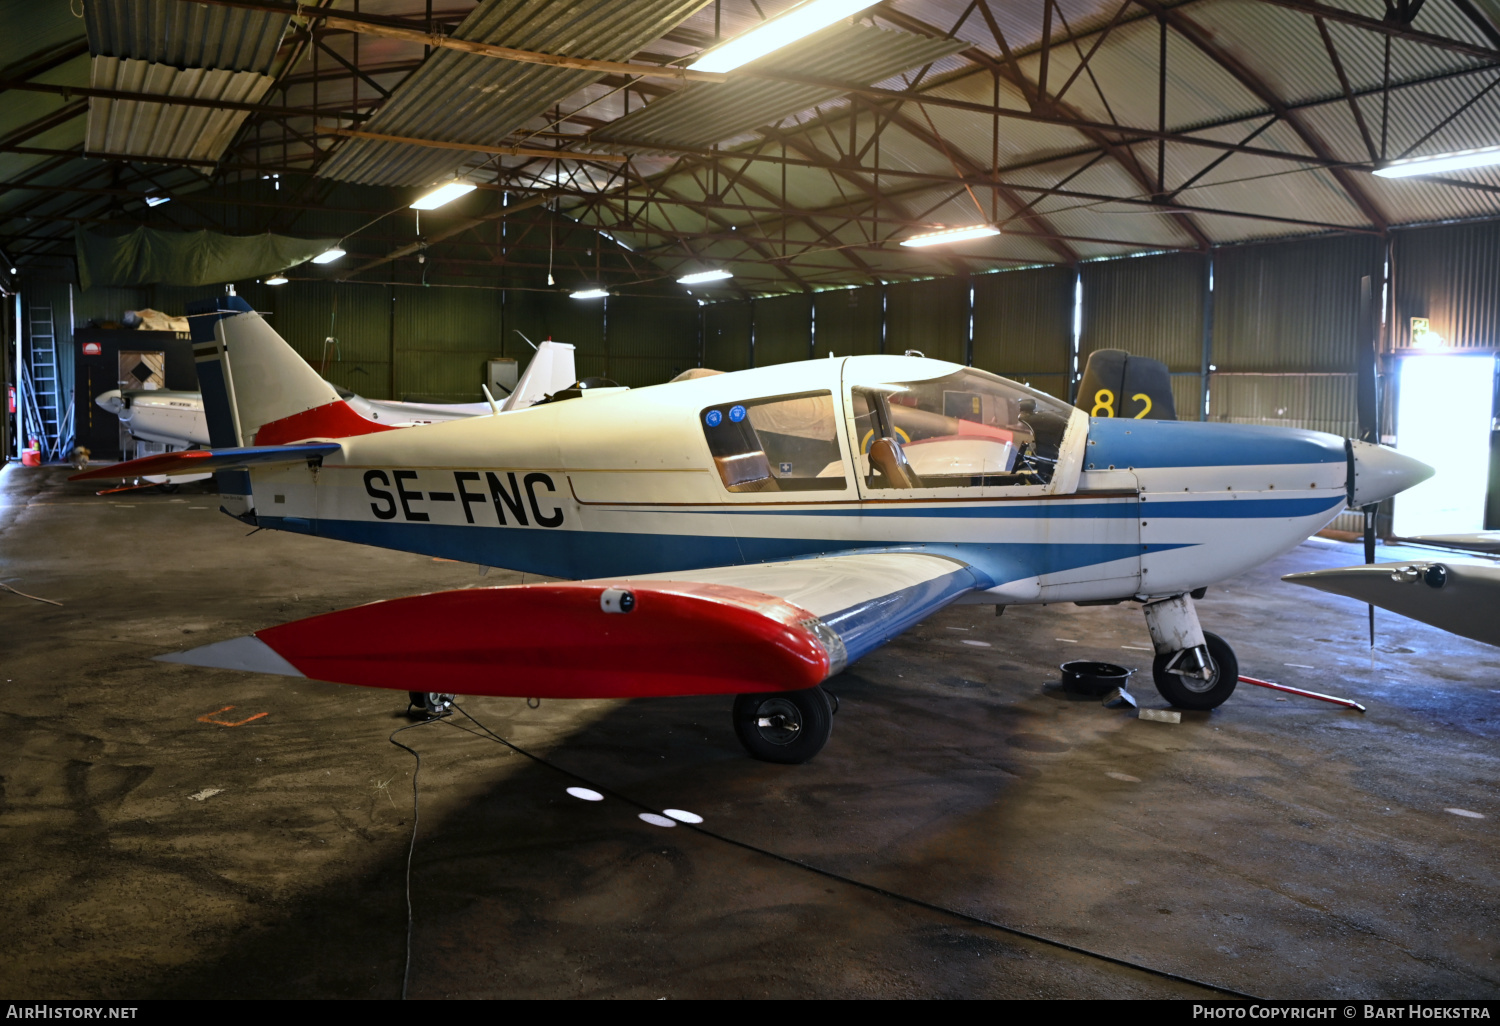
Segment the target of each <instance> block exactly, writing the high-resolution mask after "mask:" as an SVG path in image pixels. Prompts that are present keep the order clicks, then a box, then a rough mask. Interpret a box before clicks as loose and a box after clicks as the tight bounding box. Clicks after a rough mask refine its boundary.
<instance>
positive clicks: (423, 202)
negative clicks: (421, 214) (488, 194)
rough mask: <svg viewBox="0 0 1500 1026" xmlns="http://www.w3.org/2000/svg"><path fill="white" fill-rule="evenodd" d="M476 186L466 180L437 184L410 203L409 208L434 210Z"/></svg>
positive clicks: (471, 190)
mask: <svg viewBox="0 0 1500 1026" xmlns="http://www.w3.org/2000/svg"><path fill="white" fill-rule="evenodd" d="M477 188H479V186H477V185H471V184H470V183H468V182H449V183H448V184H447V185H440V186H438V187H437V188H436V189H433V190H432V191H431V192H429V193H428V194H427V195H426V196H423V197H422V198H421V199H419V200H417V201H416V202H415V203H413V204H412V205H411V209H413V210H436V209H437V208H438V207H440V206H442V205H443V204H444V203H451V202H453V201H454V200H456V199H458V198H459V197H460V196H467V195H468V194H469V193H471V192H473V191H474V190H475V189H477Z"/></svg>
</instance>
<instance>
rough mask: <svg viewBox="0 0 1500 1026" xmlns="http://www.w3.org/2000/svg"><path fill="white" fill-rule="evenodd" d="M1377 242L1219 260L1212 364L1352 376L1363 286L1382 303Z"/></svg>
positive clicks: (1294, 245) (1236, 251) (1355, 239)
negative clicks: (1370, 286) (1365, 281)
mask: <svg viewBox="0 0 1500 1026" xmlns="http://www.w3.org/2000/svg"><path fill="white" fill-rule="evenodd" d="M1382 263H1383V247H1382V243H1381V240H1380V239H1378V238H1376V237H1374V236H1346V237H1343V238H1330V239H1302V240H1298V241H1296V242H1283V243H1278V244H1276V245H1261V246H1235V247H1230V248H1225V249H1220V250H1218V251H1217V252H1215V254H1214V312H1213V320H1214V325H1213V360H1212V362H1213V363H1214V364H1215V365H1216V366H1217V367H1218V368H1219V369H1220V370H1223V371H1280V372H1285V371H1336V372H1345V371H1347V372H1353V371H1354V370H1355V369H1356V368H1355V366H1354V353H1355V342H1356V334H1357V332H1358V327H1359V282H1360V278H1361V276H1363V275H1370V276H1371V280H1372V281H1373V282H1374V283H1375V292H1376V301H1377V302H1378V301H1379V289H1380V274H1381V265H1382Z"/></svg>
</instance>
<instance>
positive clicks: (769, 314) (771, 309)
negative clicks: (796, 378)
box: [750, 292, 812, 367]
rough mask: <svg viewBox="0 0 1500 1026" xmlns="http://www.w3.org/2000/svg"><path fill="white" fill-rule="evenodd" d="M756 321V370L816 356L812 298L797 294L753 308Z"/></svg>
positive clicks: (759, 302) (767, 300)
mask: <svg viewBox="0 0 1500 1026" xmlns="http://www.w3.org/2000/svg"><path fill="white" fill-rule="evenodd" d="M750 306H751V310H752V316H753V317H754V319H755V347H754V353H755V357H754V358H755V366H757V367H769V366H771V365H772V364H774V363H794V362H796V361H798V360H806V359H807V358H808V356H809V355H810V354H811V352H812V296H811V295H809V294H808V293H806V292H795V293H792V294H791V295H787V296H768V297H767V298H765V299H757V300H754V301H752V302H751V304H750Z"/></svg>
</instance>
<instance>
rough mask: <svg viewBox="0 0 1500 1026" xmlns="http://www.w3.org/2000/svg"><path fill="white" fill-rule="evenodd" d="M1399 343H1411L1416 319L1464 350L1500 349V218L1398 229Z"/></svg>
mask: <svg viewBox="0 0 1500 1026" xmlns="http://www.w3.org/2000/svg"><path fill="white" fill-rule="evenodd" d="M1393 236H1394V242H1393V245H1392V249H1393V253H1392V257H1391V264H1392V267H1391V274H1392V277H1393V278H1394V279H1395V292H1396V319H1395V324H1394V325H1392V327H1393V328H1394V329H1395V330H1394V332H1393V334H1392V338H1393V341H1394V344H1395V346H1396V347H1397V348H1398V349H1399V348H1404V347H1407V346H1410V345H1411V319H1412V318H1413V317H1426V318H1427V319H1428V320H1430V321H1431V322H1432V330H1433V331H1434V332H1436V333H1437V334H1439V335H1441V336H1443V338H1444V339H1446V340H1447V341H1448V344H1449V345H1450V346H1454V347H1456V348H1459V349H1500V221H1486V222H1484V223H1482V224H1456V225H1443V226H1440V227H1437V228H1420V229H1416V230H1414V231H1402V232H1395V233H1393Z"/></svg>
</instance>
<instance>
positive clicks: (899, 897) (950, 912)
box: [392, 702, 1266, 1001]
mask: <svg viewBox="0 0 1500 1026" xmlns="http://www.w3.org/2000/svg"><path fill="white" fill-rule="evenodd" d="M453 708H454V709H456V710H457V711H458V712H461V713H463V714H464V716H465V717H466V718H467V719H469V720H471V721H472V722H473V723H474V725H475V726H476V727H478V728H479V730H478V731H476V730H472V729H470V728H469V727H466V726H464V725H463V724H461V723H458V722H455V721H454V720H452V719H448V720H444V721H443V722H445V723H447V724H448V725H449V726H451V727H456V728H457V729H459V730H462V731H465V732H466V733H469V734H474V735H475V736H479V737H483V736H488V737H489V738H490V739H492V740H494V741H497V742H499V743H500V744H502V745H504V746H505V747H507V748H509V749H510V750H511V751H513V752H515V753H517V754H518V755H524V756H525V757H526V758H528V759H530V760H531V761H532V762H535V763H537V764H539V765H542V766H546V767H547V768H548V769H550V770H552V771H554V772H556V773H561V774H562V775H563V776H565V777H571V778H572V779H574V780H576V781H578V782H579V783H581V784H586V785H588V786H589V787H590V788H592V789H594V790H595V791H598V792H599V793H600V794H605V795H609V796H610V797H612V798H617V799H619V800H620V801H622V802H625V803H626V804H627V805H634V806H635V807H636V808H638V809H642V810H644V811H646V812H651V813H655V814H656V815H661V810H660V809H657V808H654V807H653V806H650V805H646V804H644V803H642V802H640V801H637V800H636V799H634V798H631V797H630V796H629V795H625V794H621V793H620V792H618V791H615V790H612V789H611V788H608V787H606V786H604V785H603V784H599V783H596V782H594V781H592V780H590V779H589V778H588V777H584V776H580V775H579V774H577V773H574V772H573V771H572V770H569V769H564V768H563V767H561V766H559V765H557V764H556V763H554V762H551V761H549V760H547V759H544V758H542V757H541V756H540V755H535V754H533V753H531V752H528V751H527V750H526V749H524V748H522V747H520V746H519V745H517V744H515V743H514V742H512V741H508V740H506V739H505V738H503V737H501V736H500V735H499V734H497V733H495V732H494V731H493V730H491V729H490V728H489V727H487V726H485V725H484V724H483V723H480V722H479V720H477V719H475V718H474V716H473V715H472V714H471V713H470V712H469V711H468V710H467V709H465V708H464V707H463V706H461V705H459V704H458V703H457V702H454V703H453ZM428 722H431V721H428ZM418 726H420V724H418ZM402 729H406V728H402ZM480 731H483V734H481V733H480ZM398 733H399V731H398ZM394 736H395V735H394V734H393V735H392V737H393V738H394ZM402 747H405V746H402ZM407 750H408V751H410V749H407ZM413 754H415V753H413ZM413 786H415V784H414V785H413ZM678 825H679V826H683V827H686V828H687V829H689V830H693V831H696V832H697V833H700V834H702V835H704V836H705V837H710V838H712V839H714V840H716V841H722V842H724V843H725V844H730V845H733V846H734V847H736V848H742V849H744V850H746V851H751V852H755V853H756V854H757V855H764V856H765V857H767V858H771V859H775V860H776V861H778V862H784V863H786V864H787V865H791V866H795V867H797V868H798V869H802V870H806V871H807V872H809V873H816V874H817V875H818V876H821V877H824V878H826V879H829V880H836V881H838V882H839V883H842V884H847V885H848V886H850V887H857V888H859V889H860V890H863V891H869V892H870V893H872V894H878V895H881V896H882V897H885V898H890V899H892V900H893V901H899V902H902V903H904V904H907V905H913V906H916V907H917V908H924V909H927V910H928V911H930V912H936V913H938V914H940V915H945V916H951V917H953V918H955V919H961V920H963V921H965V922H969V923H975V924H977V925H979V926H984V927H988V928H989V929H992V930H998V931H1000V932H1001V933H1007V934H1010V935H1012V936H1014V937H1022V938H1024V939H1026V940H1029V941H1033V942H1035V943H1037V944H1044V945H1047V946H1048V947H1053V948H1059V949H1061V950H1063V951H1068V952H1071V953H1072V954H1075V955H1083V956H1085V957H1087V958H1093V959H1097V960H1099V961H1101V962H1107V963H1109V964H1111V965H1118V966H1124V967H1125V968H1127V969H1134V970H1136V971H1138V972H1143V973H1146V974H1148V975H1151V976H1156V977H1159V978H1161V979H1165V980H1172V981H1173V982H1175V983H1186V984H1190V985H1191V986H1194V987H1202V988H1203V989H1205V990H1212V991H1216V992H1217V993H1220V994H1225V995H1227V996H1229V997H1235V998H1242V999H1244V1000H1247V1001H1264V1000H1266V999H1265V998H1258V997H1256V996H1255V995H1253V994H1246V993H1243V992H1242V991H1238V990H1234V989H1232V988H1230V987H1224V986H1220V985H1219V984H1217V983H1205V982H1204V981H1203V980H1195V979H1193V978H1192V977H1191V976H1182V975H1180V974H1178V973H1174V972H1168V971H1167V970H1165V969H1155V968H1152V967H1151V966H1149V965H1142V964H1141V963H1139V962H1132V961H1130V960H1129V959H1125V958H1117V957H1116V956H1114V955H1106V954H1103V953H1101V952H1098V951H1091V950H1089V949H1088V948H1083V947H1079V946H1078V945H1076V944H1069V943H1068V942H1067V941H1060V940H1055V939H1053V938H1051V937H1045V936H1042V935H1041V934H1037V933H1031V932H1029V931H1027V930H1022V929H1020V928H1018V927H1014V926H1006V925H1005V924H1003V923H997V922H995V921H994V920H992V919H985V918H984V917H983V916H977V915H974V914H973V913H971V912H963V911H961V910H959V909H956V908H949V907H947V906H946V905H938V904H934V903H933V902H930V901H925V900H923V899H921V898H914V897H912V896H911V895H908V894H902V893H900V892H898V891H892V890H888V889H886V888H884V887H881V886H879V885H877V884H871V883H865V882H864V881H863V880H856V879H854V878H853V877H848V876H843V875H842V874H840V873H835V872H834V871H832V870H830V869H823V868H821V867H819V866H814V865H811V864H809V863H807V862H802V861H801V860H799V859H794V858H792V857H791V856H789V855H782V854H780V853H778V852H774V851H770V850H769V849H766V848H761V847H758V846H757V845H754V844H750V843H749V842H747V841H739V840H736V839H735V838H733V837H726V836H724V835H723V834H719V833H715V832H714V831H712V830H709V829H707V828H706V827H702V826H698V825H695V824H692V823H682V822H680V821H679V822H678ZM412 836H413V839H414V840H415V836H416V833H415V830H413V834H412Z"/></svg>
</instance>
